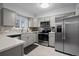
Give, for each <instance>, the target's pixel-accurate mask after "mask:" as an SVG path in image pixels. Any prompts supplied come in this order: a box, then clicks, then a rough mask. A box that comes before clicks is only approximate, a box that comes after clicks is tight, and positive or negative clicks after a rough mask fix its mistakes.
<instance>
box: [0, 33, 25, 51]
mask: <svg viewBox="0 0 79 59" xmlns="http://www.w3.org/2000/svg"><path fill="white" fill-rule="evenodd" d="M21 44H24V41H22V40H18V39H16V38H10V37H7V35H5V34H0V52H2V51H5V50H8V49H10V48H13V47H16V46H18V45H21Z"/></svg>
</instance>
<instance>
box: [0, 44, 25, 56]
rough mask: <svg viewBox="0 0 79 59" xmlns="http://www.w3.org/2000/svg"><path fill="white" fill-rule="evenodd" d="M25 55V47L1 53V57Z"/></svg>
mask: <svg viewBox="0 0 79 59" xmlns="http://www.w3.org/2000/svg"><path fill="white" fill-rule="evenodd" d="M23 55H24V49H23V45H19V46H16V47H13V48H11V49H8V50H6V51H3V52H0V56H23Z"/></svg>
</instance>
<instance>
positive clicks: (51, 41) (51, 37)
mask: <svg viewBox="0 0 79 59" xmlns="http://www.w3.org/2000/svg"><path fill="white" fill-rule="evenodd" d="M49 46H51V47H55V33H49Z"/></svg>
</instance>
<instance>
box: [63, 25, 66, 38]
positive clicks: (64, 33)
mask: <svg viewBox="0 0 79 59" xmlns="http://www.w3.org/2000/svg"><path fill="white" fill-rule="evenodd" d="M63 32H64V34H63V35H64V36H63V37H64V38H63V39H64V40H65V39H66V37H65V34H66V33H65V23H64V30H63Z"/></svg>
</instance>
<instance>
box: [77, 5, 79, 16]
mask: <svg viewBox="0 0 79 59" xmlns="http://www.w3.org/2000/svg"><path fill="white" fill-rule="evenodd" d="M76 15H79V4H76Z"/></svg>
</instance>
